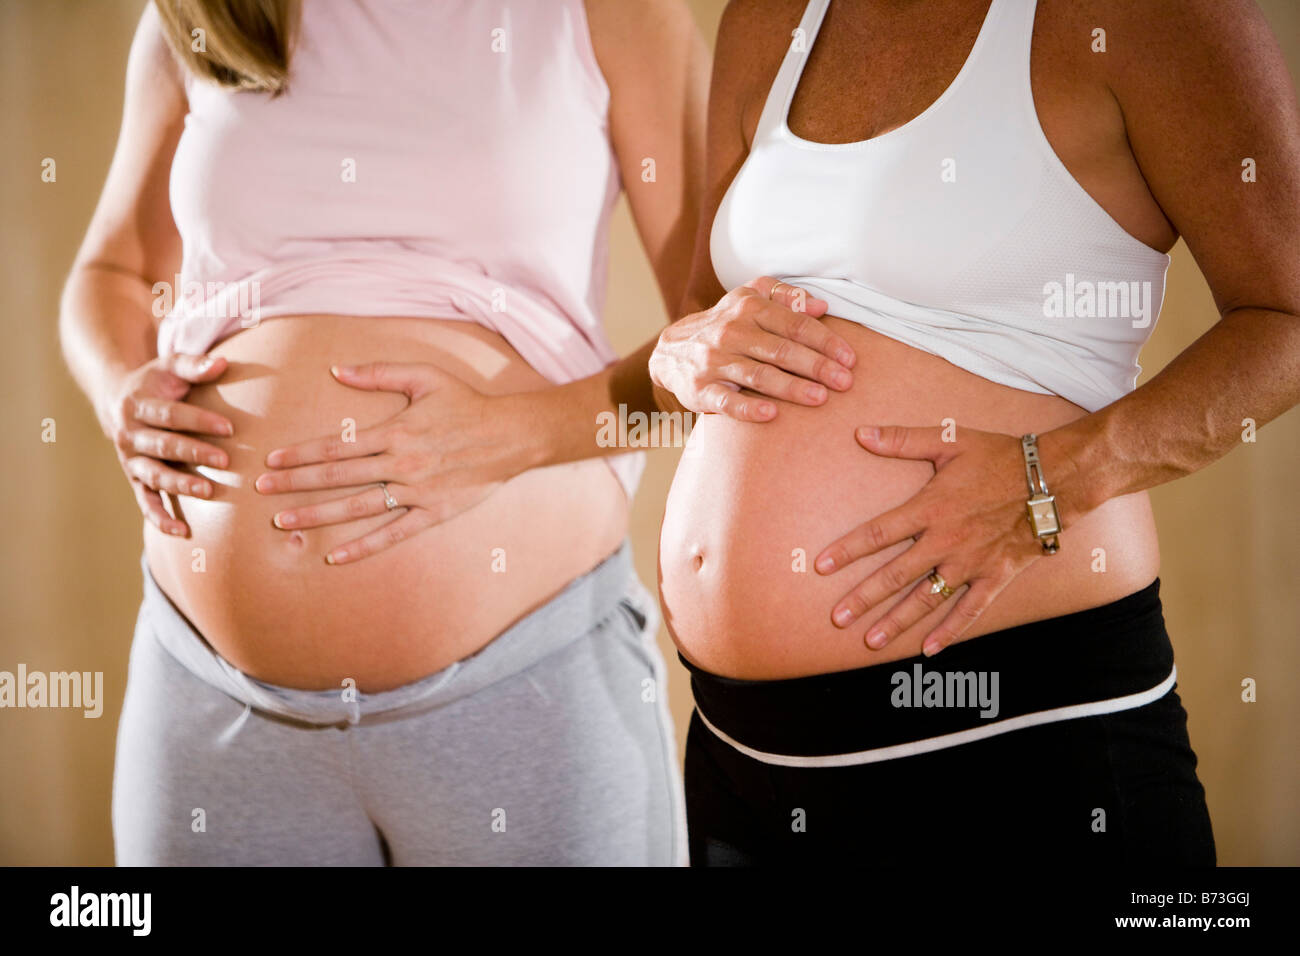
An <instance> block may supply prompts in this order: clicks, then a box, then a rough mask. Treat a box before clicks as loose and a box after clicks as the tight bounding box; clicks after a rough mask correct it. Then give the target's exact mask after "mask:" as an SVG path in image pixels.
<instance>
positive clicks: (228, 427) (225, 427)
mask: <svg viewBox="0 0 1300 956" xmlns="http://www.w3.org/2000/svg"><path fill="white" fill-rule="evenodd" d="M218 431H220V432H221V434H223V435H226V436H230V435H233V434H234V433H235V426H234V425H232V424H230V422H222V423H221V428H219V429H218Z"/></svg>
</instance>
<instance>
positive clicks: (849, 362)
mask: <svg viewBox="0 0 1300 956" xmlns="http://www.w3.org/2000/svg"><path fill="white" fill-rule="evenodd" d="M835 361H837V362H839V363H840V364H841V365H843V366H844V367H845V368H852V367H853V353H852V352H851V351H849V350H848V349H840V350H839V351H838V352H836V353H835Z"/></svg>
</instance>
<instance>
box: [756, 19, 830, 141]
mask: <svg viewBox="0 0 1300 956" xmlns="http://www.w3.org/2000/svg"><path fill="white" fill-rule="evenodd" d="M829 6H830V0H808V5H807V6H806V7H804V11H803V18H802V19H801V20H800V21H799V26H798V27H796V28H795V29H794V30H793V31H791V33H790V42H789V44H788V46H787V47H786V51H785V59H784V60H782V61H781V68H780V69H779V70H778V71H777V73H776V79H775V80H773V81H772V88H771V89H770V90H768V92H767V102H765V103H764V104H763V113H762V115H761V116H759V118H758V127H757V129H755V131H754V142H756V143H757V142H759V141H760V140H763V139H766V138H767V137H769V136H771V135H772V134H773V133H775V132H776V130H777V129H779V128H780V126H781V124H782V123H783V122H784V121H785V117H786V111H787V109H788V108H789V106H790V99H791V95H792V94H793V92H794V86H795V84H796V83H798V82H799V76H800V75H801V74H802V73H803V68H804V63H805V61H806V60H807V59H808V53H809V51H811V50H812V48H813V42H814V41H815V40H816V39H817V31H819V30H820V29H821V25H822V20H823V19H824V18H825V16H826V10H827V8H828V7H829Z"/></svg>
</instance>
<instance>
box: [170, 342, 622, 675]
mask: <svg viewBox="0 0 1300 956" xmlns="http://www.w3.org/2000/svg"><path fill="white" fill-rule="evenodd" d="M377 333H382V334H377ZM466 336H470V337H471V338H472V339H473V340H474V341H473V345H474V350H475V351H476V350H479V349H481V348H482V347H483V344H484V342H485V341H490V340H486V339H484V338H482V337H484V336H491V333H487V332H485V331H484V330H480V329H477V328H476V329H474V330H473V331H472V332H470V331H469V329H468V323H464V322H459V321H452V320H448V321H437V320H410V319H389V318H349V317H310V318H308V319H296V318H295V319H271V320H268V321H266V322H264V323H263V324H262V325H260V326H258V327H257V328H255V329H251V330H248V331H245V332H241V333H239V334H237V335H236V336H234V337H232V338H231V339H228V340H227V341H226V342H223V343H222V344H221V345H220V346H218V347H217V348H216V349H214V350H213V354H219V355H225V356H226V358H227V359H228V360H229V361H230V369H229V370H228V372H227V374H226V375H225V376H223V377H222V379H221V381H219V382H218V383H215V384H213V385H210V386H205V387H203V388H201V389H195V390H194V392H193V393H191V394H192V401H193V402H194V403H195V404H196V405H200V406H202V407H208V408H211V409H213V410H219V411H220V412H221V413H222V414H225V415H227V416H228V417H229V418H230V419H231V421H232V422H233V424H234V428H235V433H234V436H233V437H231V438H228V439H224V440H222V447H223V449H224V450H226V451H227V453H228V454H229V456H230V466H229V468H228V469H225V471H226V474H224V475H223V474H219V473H210V477H211V479H212V481H213V483H214V484H215V485H216V493H215V494H214V495H213V497H212V499H211V500H201V499H191V498H185V499H181V500H180V508H181V510H182V511H183V513H184V517H185V520H186V521H187V522H188V523H189V525H190V527H191V529H192V532H193V533H192V536H191V537H190V538H189V539H182V538H174V537H169V536H164V535H161V534H158V533H156V532H152V531H151V530H150V529H148V528H147V529H146V531H145V540H146V550H147V553H148V557H149V563H150V566H151V568H152V569H153V572H154V576H155V577H156V578H157V579H158V582H159V584H160V585H161V586H162V587H163V589H164V591H166V593H167V594H168V595H169V596H170V597H171V598H172V599H173V601H175V602H176V604H177V606H178V607H179V608H180V609H181V611H182V612H183V613H185V614H186V615H187V616H188V617H189V618H190V620H191V621H192V622H193V623H194V625H195V626H196V628H197V629H198V630H199V632H200V633H201V634H202V635H203V636H204V637H205V638H206V639H207V640H208V641H209V643H211V644H212V645H213V647H214V648H215V649H216V650H218V651H219V652H220V653H221V654H222V655H223V656H224V657H226V659H228V660H229V661H231V663H233V664H234V665H235V666H236V667H239V668H240V669H241V670H244V671H245V672H246V673H249V674H251V675H252V676H254V677H258V678H260V679H262V680H267V681H270V682H273V683H279V684H285V685H288V686H298V687H331V686H332V687H337V686H339V682H340V681H341V680H342V679H344V678H347V677H351V678H352V679H354V680H355V681H356V682H357V686H358V687H360V688H361V689H362V690H378V689H384V688H387V687H392V686H398V685H399V684H402V683H407V682H409V681H411V680H415V679H418V678H419V677H421V676H424V675H427V674H429V673H433V672H434V671H436V670H439V669H441V668H442V667H445V666H447V665H448V664H450V663H452V662H453V661H455V660H459V659H461V658H463V657H465V656H466V655H468V654H470V653H473V652H474V651H475V650H477V649H479V648H480V647H482V646H483V645H484V644H486V643H487V642H488V641H490V640H491V639H492V638H493V637H495V636H496V635H497V634H499V633H500V632H501V631H502V630H504V629H505V628H506V627H508V626H509V625H510V624H511V623H513V622H514V621H515V620H517V619H519V618H520V617H522V616H524V615H525V614H526V613H528V612H529V611H531V610H533V609H534V608H536V607H538V606H540V605H541V604H543V603H545V601H546V600H548V599H549V598H550V597H551V596H553V595H554V594H555V593H558V592H559V591H560V590H561V589H563V587H564V586H565V585H566V584H567V583H568V582H569V581H570V580H572V579H573V578H574V577H577V576H578V575H580V574H583V573H585V572H586V571H587V570H590V569H591V568H592V567H594V566H595V565H596V564H598V563H599V562H600V560H601V559H603V558H604V557H605V556H607V555H608V554H609V553H611V552H612V551H613V550H614V549H615V548H616V547H617V546H618V543H619V542H620V541H621V540H622V537H623V535H624V533H625V527H626V525H625V522H626V500H625V496H624V494H623V491H622V488H621V486H620V485H619V484H618V481H617V479H615V478H614V476H613V473H612V472H611V471H610V470H609V469H608V467H607V466H606V465H605V464H604V463H603V462H600V461H588V462H582V463H578V464H574V465H563V466H555V467H552V468H543V469H535V470H532V471H528V472H524V473H523V474H521V475H519V476H518V477H516V478H515V479H512V480H511V481H508V482H505V483H504V484H503V485H502V486H501V488H500V490H498V491H497V492H496V493H495V494H493V495H492V496H491V497H489V498H488V499H487V500H486V501H484V502H483V503H482V504H481V505H479V506H478V507H475V508H471V509H469V510H467V511H465V512H463V513H461V514H459V515H457V516H456V517H454V518H452V519H451V520H448V521H446V522H444V523H442V524H438V525H436V526H434V527H430V528H428V529H427V530H424V531H422V532H421V533H420V534H419V535H416V536H413V537H411V538H409V539H408V540H406V541H405V542H403V543H402V544H401V546H399V547H395V548H391V549H389V550H387V551H384V552H382V553H380V554H377V555H375V556H374V557H371V558H368V559H367V560H365V561H362V562H359V563H356V564H352V565H344V566H335V567H331V566H330V565H328V564H326V563H325V555H326V554H327V553H328V552H329V551H330V549H332V548H334V547H337V546H338V545H340V544H342V543H344V542H345V541H350V540H353V539H355V538H356V537H358V536H359V535H364V534H365V533H367V532H371V531H374V530H376V529H378V528H381V527H383V526H384V525H386V524H387V523H389V522H391V521H392V520H393V517H394V515H399V512H392V513H388V512H384V513H382V514H378V515H373V516H370V517H365V518H360V519H357V520H353V521H351V522H348V523H345V524H336V525H327V526H324V527H320V528H307V529H295V530H291V531H286V530H280V529H277V528H276V527H275V526H274V525H273V523H272V518H273V516H274V515H275V514H276V513H277V512H279V511H282V510H285V509H287V508H296V507H304V506H310V505H315V504H319V503H321V502H323V501H327V500H332V499H336V498H338V497H339V496H340V494H347V493H348V491H358V492H359V491H362V490H364V489H365V487H366V486H364V485H363V486H358V487H356V488H354V489H332V490H327V491H296V492H291V493H288V494H285V495H262V494H259V493H258V492H257V491H256V490H255V489H254V487H253V485H252V483H253V481H254V480H255V479H256V478H257V476H258V475H260V474H262V473H263V472H264V471H266V463H265V459H266V455H267V453H268V452H270V451H271V450H272V449H273V448H277V447H282V446H284V445H287V444H290V443H291V442H293V441H296V440H300V439H302V438H303V437H305V436H308V435H324V434H329V433H331V432H335V433H336V434H337V433H338V430H339V429H342V428H345V427H350V426H349V423H355V427H356V428H357V429H358V431H360V430H364V429H365V428H367V427H370V426H373V425H375V424H377V423H379V422H381V421H383V420H385V419H387V418H389V417H391V416H392V415H394V414H395V413H397V412H399V411H400V410H401V409H403V408H404V407H406V405H407V400H406V398H405V397H404V396H402V395H398V394H394V393H390V392H371V391H364V390H359V389H351V388H346V387H344V386H343V385H340V384H339V383H338V382H337V381H335V380H334V379H333V378H332V377H331V375H330V373H329V366H330V365H331V364H334V363H336V362H339V361H354V362H369V361H377V360H382V359H384V358H389V359H393V358H401V359H402V360H404V361H428V362H431V363H435V364H439V365H441V366H442V367H444V368H450V369H452V370H458V369H459V367H461V366H462V365H463V363H464V361H465V360H464V356H465V355H466V354H470V353H469V352H467V351H466V350H464V349H462V348H461V346H460V345H459V343H462V342H464V341H466ZM496 348H497V349H500V350H503V353H504V354H505V355H506V358H507V361H506V362H505V363H504V365H503V366H502V368H503V371H502V372H501V373H500V375H499V377H498V378H497V380H496V382H495V386H496V387H497V388H498V389H501V388H502V387H503V386H504V387H514V388H515V389H516V390H520V389H521V388H522V387H529V386H531V385H532V384H533V378H532V376H535V374H536V373H534V372H533V371H532V370H531V369H530V368H528V366H527V365H526V364H525V363H523V360H522V359H520V358H519V357H518V356H517V355H516V354H515V353H513V351H512V350H510V349H509V347H508V346H506V345H505V344H504V342H500V343H499V344H497V345H496ZM524 383H526V385H525V384H524ZM472 384H474V385H475V386H476V387H481V388H484V389H487V388H492V387H493V384H492V383H486V384H485V383H482V382H477V383H472ZM370 487H371V488H373V487H374V486H370ZM543 502H544V503H545V505H546V506H545V507H539V503H543ZM525 518H526V520H525Z"/></svg>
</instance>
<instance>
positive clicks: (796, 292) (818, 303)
mask: <svg viewBox="0 0 1300 956" xmlns="http://www.w3.org/2000/svg"><path fill="white" fill-rule="evenodd" d="M745 287H746V288H749V289H753V290H754V291H755V292H757V293H758V294H759V295H761V296H762V297H763V298H765V299H768V300H770V301H772V302H775V303H776V304H777V305H783V306H785V307H786V308H787V309H789V310H791V311H792V312H807V313H808V314H809V315H812V316H822V315H825V314H826V310H827V309H829V308H830V303H829V302H826V301H825V300H824V299H819V298H817V297H816V296H815V295H813V294H812V293H811V292H809V291H808V290H807V289H801V288H800V287H799V286H797V285H792V284H791V283H789V282H786V281H784V280H782V279H774V278H773V277H772V276H759V277H758V278H757V279H751V280H750V281H749V282H746V283H745Z"/></svg>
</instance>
